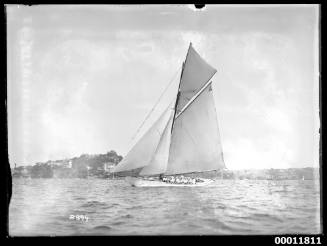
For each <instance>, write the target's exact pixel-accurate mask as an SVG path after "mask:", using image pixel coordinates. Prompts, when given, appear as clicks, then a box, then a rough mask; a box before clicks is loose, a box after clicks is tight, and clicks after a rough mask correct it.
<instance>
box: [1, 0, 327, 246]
mask: <svg viewBox="0 0 327 246" xmlns="http://www.w3.org/2000/svg"><path fill="white" fill-rule="evenodd" d="M320 13H321V12H320V5H319V4H252V5H251V4H206V5H202V6H198V5H197V6H195V5H194V4H189V5H188V4H162V5H146V4H133V5H128V4H125V5H118V4H116V5H115V4H107V5H105V4H98V5H92V4H78V5H77V4H76V5H74V4H71V5H60V4H52V5H45V4H38V5H23V4H7V5H5V17H6V45H7V46H6V52H7V100H6V107H7V117H8V118H7V126H8V129H7V130H8V131H7V132H8V159H9V164H10V170H11V177H12V195H11V200H10V204H9V208H8V233H9V236H10V237H22V236H23V237H35V236H111V235H123V236H125V235H126V236H127V235H133V236H139V235H147V236H158V235H159V236H165V235H280V236H282V235H285V234H294V235H308V234H310V235H318V234H320V233H322V213H321V206H322V202H321V201H322V200H321V196H322V193H321V178H322V177H321V176H322V175H321V160H320V144H321V143H320V127H321V126H320V122H321V119H320V115H319V112H320V111H319V107H320V101H319V100H320V99H319V95H320ZM292 240H298V241H296V242H295V241H293V242H292V243H295V244H306V243H305V241H304V238H301V237H298V238H296V237H295V238H294V239H293V238H292ZM301 240H303V242H302V241H301ZM310 240H320V238H318V237H317V238H314V237H310ZM280 242H281V243H282V241H280ZM301 242H302V243H301ZM310 242H311V241H310ZM275 243H276V244H279V243H278V242H276V240H275ZM288 243H289V242H288ZM311 243H314V244H321V242H320V241H316V242H311Z"/></svg>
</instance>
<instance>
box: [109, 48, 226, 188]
mask: <svg viewBox="0 0 327 246" xmlns="http://www.w3.org/2000/svg"><path fill="white" fill-rule="evenodd" d="M216 72H217V70H216V69H215V68H213V67H212V66H211V65H209V64H208V63H207V62H206V61H205V60H204V59H203V58H202V57H201V56H200V55H199V54H198V53H197V52H196V51H195V49H194V48H193V46H192V43H190V45H189V48H188V51H187V55H186V58H185V61H184V62H183V66H182V71H181V77H180V80H179V86H178V91H177V94H176V100H174V102H172V103H171V105H169V106H168V107H167V108H166V110H165V111H164V112H163V113H162V114H161V116H160V117H159V118H158V119H157V120H156V121H155V122H154V124H153V125H152V126H151V127H150V128H149V130H148V131H147V132H146V133H145V134H144V135H143V136H142V137H141V138H140V140H139V141H138V142H137V143H136V144H135V145H134V147H132V148H131V149H130V151H129V152H128V153H127V155H126V156H125V157H124V158H123V160H122V161H121V162H120V163H119V164H118V165H117V166H116V167H115V168H114V170H113V172H114V173H117V174H118V175H119V174H120V175H122V176H126V175H123V174H126V173H127V177H126V181H127V182H129V183H130V184H131V185H132V186H203V185H207V184H209V183H210V182H212V179H207V178H202V177H200V176H201V174H205V173H212V172H214V173H215V172H217V171H219V170H222V169H224V168H225V163H224V159H223V151H222V146H221V141H220V136H219V129H218V121H217V113H216V108H215V104H214V98H213V91H212V81H211V79H212V77H213V76H214V74H215V73H216ZM180 175H183V176H184V175H186V176H187V175H190V176H193V177H194V176H196V177H198V178H196V180H197V182H195V183H194V182H193V183H192V184H185V183H170V182H165V181H164V180H165V178H162V177H171V176H173V177H178V176H180ZM166 180H167V179H166Z"/></svg>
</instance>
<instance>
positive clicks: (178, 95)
mask: <svg viewBox="0 0 327 246" xmlns="http://www.w3.org/2000/svg"><path fill="white" fill-rule="evenodd" d="M191 46H192V42H190V45H189V47H188V50H187V54H186V58H185V61H184V62H183V65H182V72H181V77H180V78H179V84H178V90H177V97H176V102H175V107H174V117H173V123H172V124H171V133H172V132H173V128H174V123H175V116H176V111H177V105H178V101H179V97H180V94H181V92H180V87H181V82H182V77H183V72H184V66H185V62H186V60H187V56H188V53H189V50H190V47H191Z"/></svg>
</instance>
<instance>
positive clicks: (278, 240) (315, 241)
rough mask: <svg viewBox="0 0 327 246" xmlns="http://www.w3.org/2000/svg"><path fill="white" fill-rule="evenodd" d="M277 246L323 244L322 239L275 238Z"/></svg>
mask: <svg viewBox="0 0 327 246" xmlns="http://www.w3.org/2000/svg"><path fill="white" fill-rule="evenodd" d="M275 244H321V241H320V237H275Z"/></svg>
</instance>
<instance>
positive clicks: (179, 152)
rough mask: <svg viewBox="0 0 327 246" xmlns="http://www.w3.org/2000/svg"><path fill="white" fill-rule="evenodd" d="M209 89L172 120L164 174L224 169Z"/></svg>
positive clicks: (210, 89) (214, 110)
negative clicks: (168, 152) (168, 151)
mask: <svg viewBox="0 0 327 246" xmlns="http://www.w3.org/2000/svg"><path fill="white" fill-rule="evenodd" d="M224 167H225V164H224V160H223V155H222V146H221V143H220V136H219V130H218V123H217V118H216V109H215V105H214V100H213V93H212V88H211V85H209V86H208V87H207V88H206V89H204V90H203V91H202V92H201V94H200V95H199V96H198V97H197V98H196V99H195V100H194V101H193V102H192V103H191V104H190V105H189V106H188V107H187V108H186V109H185V111H184V112H183V113H182V114H181V115H180V116H179V117H178V118H176V119H175V121H174V127H173V132H172V139H171V144H170V154H169V160H168V165H167V170H166V172H165V174H167V175H172V174H181V173H191V172H204V171H211V170H218V169H221V168H224Z"/></svg>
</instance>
